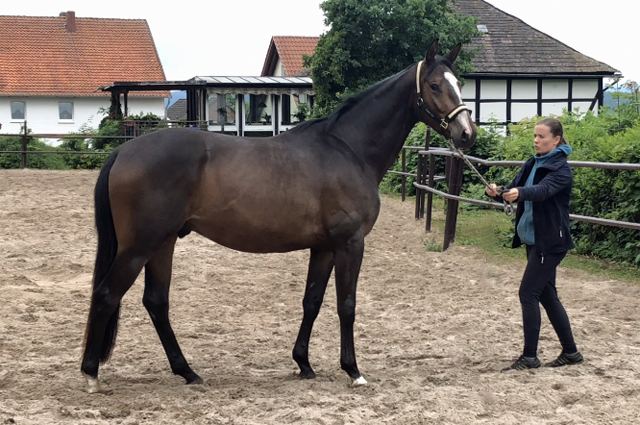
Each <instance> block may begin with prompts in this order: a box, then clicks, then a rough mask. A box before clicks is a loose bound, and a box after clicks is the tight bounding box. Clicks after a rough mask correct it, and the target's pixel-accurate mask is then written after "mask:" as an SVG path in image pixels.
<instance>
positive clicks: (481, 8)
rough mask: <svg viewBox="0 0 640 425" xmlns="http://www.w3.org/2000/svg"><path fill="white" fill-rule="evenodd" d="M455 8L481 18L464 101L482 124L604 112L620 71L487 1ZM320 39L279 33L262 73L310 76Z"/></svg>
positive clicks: (462, 1)
mask: <svg viewBox="0 0 640 425" xmlns="http://www.w3.org/2000/svg"><path fill="white" fill-rule="evenodd" d="M454 7H455V8H456V9H457V10H458V11H459V12H460V13H462V14H463V15H468V16H473V17H476V18H479V22H478V29H479V30H480V31H481V32H482V33H483V35H482V36H480V37H476V38H475V39H474V40H473V41H472V43H471V46H470V47H471V48H480V49H479V51H478V52H477V53H476V56H475V58H474V61H473V62H474V68H475V69H474V71H473V72H471V73H469V74H467V75H463V77H464V80H465V85H464V87H463V90H462V95H463V100H464V101H465V103H466V104H467V106H469V107H470V108H471V109H472V111H473V114H474V119H475V122H476V124H478V125H483V124H487V123H488V122H489V121H490V120H495V121H497V122H498V123H500V124H508V123H512V122H518V121H519V120H521V119H523V118H528V117H532V116H535V115H550V114H554V115H560V114H562V110H563V109H568V110H572V111H573V110H575V109H579V110H580V111H582V112H586V111H588V110H593V111H596V113H597V111H598V109H599V107H600V106H602V105H603V79H604V78H612V77H614V76H615V75H616V72H617V70H616V69H614V68H612V67H611V66H609V65H607V64H605V63H602V62H599V61H597V60H595V59H592V58H590V57H587V56H585V55H583V54H581V53H579V52H577V51H575V50H574V49H572V48H571V47H569V46H567V45H565V44H563V43H562V42H560V41H558V40H556V39H554V38H553V37H550V36H548V35H547V34H544V33H542V32H541V31H538V30H536V29H535V28H533V27H531V26H529V25H527V24H526V23H524V22H523V21H522V20H520V19H518V18H516V17H514V16H512V15H509V14H508V13H505V12H503V11H502V10H500V9H498V8H496V7H494V6H492V5H491V4H489V3H487V2H486V1H483V0H459V1H458V2H457V3H456V4H455V5H454ZM318 40H319V37H273V39H272V41H271V44H270V46H269V50H268V53H267V58H266V60H265V62H264V66H263V68H262V75H263V76H268V75H301V74H302V75H308V71H306V72H307V74H305V71H304V70H303V69H302V55H303V54H306V55H311V54H312V53H313V50H314V49H315V46H316V44H317V42H318Z"/></svg>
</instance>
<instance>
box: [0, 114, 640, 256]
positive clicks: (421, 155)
mask: <svg viewBox="0 0 640 425" xmlns="http://www.w3.org/2000/svg"><path fill="white" fill-rule="evenodd" d="M166 123H168V124H170V125H171V124H174V125H176V126H187V127H189V128H193V129H196V130H200V129H202V128H201V126H200V125H199V124H200V123H199V122H194V123H186V122H184V121H180V122H166ZM148 124H149V123H146V124H144V123H143V124H138V123H137V122H132V123H129V122H127V123H126V126H128V127H129V129H128V130H127V129H126V128H125V135H124V136H95V135H92V134H29V133H28V132H27V126H26V123H25V126H24V127H23V128H24V131H23V132H22V133H20V134H0V137H20V138H21V140H22V150H19V151H0V154H20V155H22V168H26V167H27V158H28V155H33V154H72V155H73V154H85V155H108V154H109V152H97V151H88V152H82V151H60V150H52V151H29V150H28V149H27V147H28V141H29V138H43V139H56V140H65V139H93V140H99V139H120V140H125V141H126V140H129V139H132V138H134V137H137V136H139V135H141V134H144V133H146V132H149V131H154V130H156V129H158V128H157V127H152V126H149V125H148ZM430 130H431V129H427V135H426V141H425V146H424V147H422V146H404V147H403V148H402V152H401V157H400V160H401V171H395V170H388V171H387V173H389V174H397V175H400V176H401V177H402V183H401V192H402V201H403V202H404V201H405V200H406V193H407V190H406V187H407V179H408V178H413V179H414V180H415V181H414V182H413V186H414V187H415V188H416V208H415V212H416V219H421V218H424V216H425V212H426V223H425V230H426V232H430V231H431V222H432V212H433V195H434V194H435V195H438V196H441V197H443V198H445V199H447V200H448V202H447V209H446V221H445V231H444V241H443V250H446V249H447V248H448V247H449V245H450V244H451V243H452V242H454V240H455V230H456V223H457V220H458V205H459V202H468V203H471V204H476V205H482V206H486V207H493V208H503V204H499V203H497V202H492V201H483V200H478V199H470V198H465V197H462V196H460V191H461V187H462V175H463V169H464V162H463V161H462V159H460V155H459V154H458V153H456V152H453V151H451V150H449V149H446V148H431V147H430V146H429V141H430V135H431V131H430ZM410 151H411V152H416V151H417V154H418V167H417V172H416V174H413V173H409V172H408V171H407V167H406V155H407V152H410ZM435 156H445V157H447V166H446V167H445V170H446V171H445V176H436V175H435ZM467 158H468V159H469V160H470V161H471V162H474V163H477V164H481V165H485V166H488V167H494V166H502V167H520V166H522V164H524V161H487V160H484V159H480V158H475V157H472V156H467ZM427 159H428V165H427ZM569 165H570V166H571V167H574V168H577V167H586V168H601V169H613V170H632V171H640V164H624V163H606V162H588V161H569ZM442 180H445V181H446V183H447V187H448V193H447V192H443V191H440V190H437V189H436V188H435V184H436V182H438V181H442ZM514 208H515V206H514ZM569 217H570V218H571V219H572V220H577V221H585V222H589V223H595V224H602V225H605V226H614V227H623V228H629V229H635V230H640V223H630V222H625V221H617V220H609V219H604V218H598V217H587V216H582V215H576V214H571V215H570V216H569Z"/></svg>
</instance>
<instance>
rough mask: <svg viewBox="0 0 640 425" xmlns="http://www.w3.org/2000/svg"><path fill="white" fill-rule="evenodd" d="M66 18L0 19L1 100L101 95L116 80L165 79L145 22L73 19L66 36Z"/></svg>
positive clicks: (29, 17)
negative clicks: (73, 25) (71, 29)
mask: <svg viewBox="0 0 640 425" xmlns="http://www.w3.org/2000/svg"><path fill="white" fill-rule="evenodd" d="M66 19H67V17H66V16H64V14H61V16H59V17H31V16H0V95H25V96H33V95H44V96H105V95H108V93H103V92H96V90H97V89H98V88H99V87H100V86H105V85H108V84H112V83H113V82H115V81H149V80H156V81H157V80H164V79H165V75H164V71H163V69H162V64H161V63H160V58H159V57H158V53H157V51H156V46H155V43H154V41H153V37H152V35H151V31H150V29H149V26H148V24H147V21H146V20H144V19H102V18H76V19H75V20H76V31H75V32H69V31H67V29H66V27H65V24H66ZM143 94H146V95H150V96H162V95H163V94H161V93H158V92H155V93H136V95H143Z"/></svg>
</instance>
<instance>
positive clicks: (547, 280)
mask: <svg viewBox="0 0 640 425" xmlns="http://www.w3.org/2000/svg"><path fill="white" fill-rule="evenodd" d="M565 255H567V253H566V252H561V253H557V254H546V255H545V256H544V259H542V258H541V257H540V255H538V254H537V252H536V249H535V248H534V247H533V246H530V245H527V259H528V262H527V268H526V269H525V271H524V276H522V283H521V284H520V292H519V295H520V304H521V305H522V324H523V327H524V352H523V354H524V356H526V357H536V356H537V352H538V339H539V338H540V321H541V319H540V304H542V306H543V307H544V309H545V311H546V312H547V316H548V317H549V321H550V322H551V325H552V326H553V329H554V330H555V331H556V334H557V335H558V339H559V340H560V344H561V345H562V352H563V353H575V352H576V351H578V349H577V348H576V344H575V342H574V340H573V333H572V332H571V324H570V323H569V316H567V312H566V311H565V309H564V307H563V305H562V303H561V302H560V300H559V299H558V292H557V290H556V268H557V267H558V265H559V264H560V262H561V261H562V259H563V258H564V257H565Z"/></svg>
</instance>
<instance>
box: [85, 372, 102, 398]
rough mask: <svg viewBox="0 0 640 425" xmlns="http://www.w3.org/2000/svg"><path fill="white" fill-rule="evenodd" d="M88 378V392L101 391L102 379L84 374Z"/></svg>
mask: <svg viewBox="0 0 640 425" xmlns="http://www.w3.org/2000/svg"><path fill="white" fill-rule="evenodd" d="M84 377H85V379H86V380H87V392H88V393H89V394H94V393H99V392H100V381H98V378H92V377H91V376H89V375H84Z"/></svg>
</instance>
